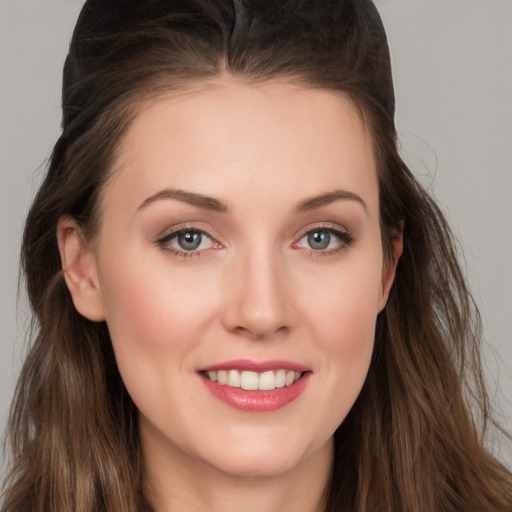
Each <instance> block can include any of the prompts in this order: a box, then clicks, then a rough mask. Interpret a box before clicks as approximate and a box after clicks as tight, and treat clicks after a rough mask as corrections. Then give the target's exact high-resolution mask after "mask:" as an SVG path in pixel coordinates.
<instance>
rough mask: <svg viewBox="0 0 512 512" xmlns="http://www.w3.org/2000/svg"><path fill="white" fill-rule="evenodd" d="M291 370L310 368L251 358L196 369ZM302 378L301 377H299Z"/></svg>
mask: <svg viewBox="0 0 512 512" xmlns="http://www.w3.org/2000/svg"><path fill="white" fill-rule="evenodd" d="M279 369H283V370H293V371H296V372H310V371H311V369H310V368H307V367H306V366H303V365H300V364H297V363H292V362H291V361H278V360H272V361H253V360H251V359H237V360H234V361H226V362H223V363H219V364H214V365H212V366H205V367H204V368H200V369H198V372H214V371H219V370H246V371H251V372H257V373H261V372H264V371H267V370H279ZM301 380H302V379H301Z"/></svg>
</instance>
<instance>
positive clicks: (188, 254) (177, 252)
mask: <svg viewBox="0 0 512 512" xmlns="http://www.w3.org/2000/svg"><path fill="white" fill-rule="evenodd" d="M186 232H194V233H201V235H203V236H206V237H208V238H209V239H210V240H211V241H212V244H213V246H212V247H208V248H206V249H199V250H190V251H187V250H185V249H179V248H177V247H174V246H172V245H170V241H171V240H172V239H174V238H175V237H177V236H178V235H180V234H181V233H186ZM164 233H165V234H162V235H160V236H158V238H157V240H156V241H155V244H156V245H157V246H158V247H159V248H161V249H162V250H163V251H165V252H167V253H170V254H172V255H174V256H176V257H179V258H197V257H202V256H205V255H206V253H208V252H210V251H211V250H217V249H220V248H222V247H223V245H222V244H221V243H220V242H219V241H218V240H217V239H216V237H215V236H212V235H211V234H210V233H209V232H208V231H207V230H205V229H201V228H199V227H197V226H192V225H190V224H180V225H177V226H173V227H171V228H168V229H167V230H166V231H165V232H164Z"/></svg>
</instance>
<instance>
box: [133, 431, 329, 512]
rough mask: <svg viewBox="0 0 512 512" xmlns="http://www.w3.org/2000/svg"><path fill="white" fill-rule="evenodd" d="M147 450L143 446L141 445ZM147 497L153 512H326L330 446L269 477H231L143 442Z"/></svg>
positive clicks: (170, 448)
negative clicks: (176, 511) (175, 511)
mask: <svg viewBox="0 0 512 512" xmlns="http://www.w3.org/2000/svg"><path fill="white" fill-rule="evenodd" d="M144 445H146V446H144ZM143 446H144V454H145V466H146V470H147V473H146V474H147V478H146V485H145V487H146V495H147V496H148V497H149V498H150V499H149V502H150V504H151V505H152V507H153V510H154V511H155V512H170V511H174V510H179V511H180V512H240V510H243V511H244V512H261V511H265V512H324V511H325V507H326V490H327V487H328V483H329V478H330V473H331V468H332V461H333V443H332V440H329V441H328V442H327V443H325V445H324V446H322V447H320V449H319V450H316V451H315V452H314V453H313V454H312V455H310V456H309V457H307V458H304V460H302V461H300V463H298V464H296V465H295V466H294V467H293V468H291V469H289V470H287V471H285V472H282V473H279V474H273V475H263V476H262V475H257V476H254V475H248V476H240V475H232V474H228V473H225V472H222V471H220V470H218V468H215V467H212V466H210V465H208V464H207V463H205V462H204V461H200V460H198V459H192V460H191V457H190V456H189V455H188V454H185V453H184V452H183V451H181V450H180V449H179V448H178V447H176V446H168V447H167V448H166V449H165V450H162V449H161V448H162V446H160V447H159V449H158V450H155V449H152V448H156V447H149V446H147V443H145V442H144V438H143Z"/></svg>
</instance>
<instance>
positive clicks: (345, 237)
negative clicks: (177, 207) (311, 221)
mask: <svg viewBox="0 0 512 512" xmlns="http://www.w3.org/2000/svg"><path fill="white" fill-rule="evenodd" d="M187 231H194V232H197V233H201V234H202V235H206V236H207V237H208V238H210V239H211V240H214V238H213V237H212V236H210V235H209V234H208V233H207V232H206V231H204V230H202V229H198V228H194V227H192V226H181V227H179V228H177V229H175V230H173V231H171V232H170V233H167V234H166V235H164V236H163V237H160V238H159V239H158V240H157V241H156V244H157V245H158V246H159V247H160V248H161V249H163V250H165V251H166V252H168V253H170V254H173V255H175V256H178V257H181V258H194V257H200V256H201V255H202V253H203V252H205V251H207V250H208V249H204V250H202V251H182V250H179V249H176V248H174V247H172V246H169V245H166V244H167V243H168V242H169V241H170V240H171V239H172V238H174V237H175V236H177V235H179V234H180V233H185V232H187ZM314 231H326V232H328V233H332V234H334V235H335V236H336V237H337V238H339V239H340V240H341V242H342V245H341V246H340V247H338V248H336V249H331V250H329V251H314V250H313V249H311V252H313V253H314V254H315V256H328V255H329V254H333V253H337V252H338V251H340V250H342V249H344V248H346V247H350V246H351V245H352V244H353V243H354V241H355V239H354V237H353V236H352V235H351V234H350V233H349V232H348V231H346V230H342V229H337V228H334V227H330V226H322V225H318V226H313V227H309V228H308V229H307V230H305V231H303V232H302V233H301V234H300V235H299V236H298V238H297V242H294V244H296V243H298V241H300V240H301V239H302V238H304V236H306V235H307V234H309V233H312V232H314ZM294 244H292V245H294Z"/></svg>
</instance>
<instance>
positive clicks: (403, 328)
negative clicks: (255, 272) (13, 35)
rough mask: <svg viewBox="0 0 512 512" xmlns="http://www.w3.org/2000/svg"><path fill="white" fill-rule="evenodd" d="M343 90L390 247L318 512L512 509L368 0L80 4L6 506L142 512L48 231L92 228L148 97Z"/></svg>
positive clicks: (130, 464) (439, 222)
mask: <svg viewBox="0 0 512 512" xmlns="http://www.w3.org/2000/svg"><path fill="white" fill-rule="evenodd" d="M226 73H227V74H230V75H232V76H234V77H237V78H239V79H242V80H247V81H248V82H263V81H267V80H271V79H284V80H289V81H294V82H297V83H299V84H304V86H306V87H317V88H323V89H328V90H333V91H339V92H340V93H341V94H344V95H347V96H348V97H349V98H351V99H352V100H353V101H354V102H355V104H356V105H357V106H358V107H359V109H360V111H361V113H362V115H363V118H364V120H365V122H366V123H367V125H368V126H369V128H370V130H371V133H372V135H373V138H374V141H375V152H376V155H377V160H378V163H379V169H378V170H379V186H380V210H381V212H380V213H381V230H382V235H383V243H384V249H385V252H386V253H387V255H388V256H387V257H388V258H391V257H392V256H391V252H390V247H391V241H392V237H393V236H394V234H395V233H396V230H397V229H401V228H399V226H402V225H403V226H404V229H403V234H404V235H403V236H404V251H403V255H402V257H401V259H400V262H399V263H398V268H397V275H396V281H395V284H394V285H393V288H392V291H391V294H390V298H389V302H388V304H387V306H386V308H385V310H384V311H383V312H382V313H381V314H380V315H379V318H378V320H377V330H376V339H375V349H374V354H373V359H372V363H371V367H370V371H369V374H368V377H367V381H366V383H365V385H364V387H363V390H362V392H361V394H360V396H359V398H358V399H357V401H356V403H355V405H354V407H353V408H352V410H351V412H350V413H349V415H348V417H347V418H346V420H345V421H344V422H343V423H342V425H341V426H340V427H339V428H338V430H337V431H336V434H335V450H336V451H335V459H334V467H333V473H332V477H331V482H330V488H329V490H328V492H329V497H328V505H327V509H326V511H327V512H375V511H379V512H400V511H402V512H411V511H415V512H439V511H443V512H471V511H474V512H477V511H478V512H483V511H485V512H506V511H507V512H510V511H511V510H512V475H511V473H510V472H509V471H508V470H507V469H506V468H505V467H504V466H503V465H501V464H500V463H499V462H498V461H497V460H496V459H495V458H494V457H493V456H492V455H491V454H490V452H489V451H488V449H487V448H486V445H485V433H486V427H487V426H488V425H494V422H493V420H492V417H491V413H490V406H489V403H488V399H487V395H486V392H485V387H484V378H483V375H482V368H481V363H480V355H479V350H480V340H481V333H480V324H479V318H478V312H477V310H476V308H475V306H474V304H473V301H472V298H471V295H470V292H469V290H468V288H467V286H466V284H465V278H464V275H463V272H462V271H461V268H460V265H459V263H458V261H457V249H456V246H455V245H454V242H453V237H452V234H451V232H450V229H449V227H448V225H447V223H446V221H445V219H444V217H443V215H442V213H441V212H440V210H439V209H438V207H437V206H436V204H435V202H434V201H433V200H432V199H431V198H430V197H429V195H428V194H427V193H426V192H425V191H424V190H423V188H422V187H421V185H419V184H418V182H417V181H416V179H415V178H414V177H413V175H412V173H411V172H410V171H409V169H408V168H407V167H406V166H405V164H404V163H403V161H402V160H401V158H400V156H399V154H398V151H397V137H396V131H395V126H394V108H395V107H394V92H393V83H392V76H391V66H390V57H389V51H388V47H387V41H386V36H385V33H384V29H383V27H382V23H381V20H380V17H379V15H378V13H377V11H376V9H375V7H374V5H373V3H372V2H371V1H370V0H329V1H324V0H322V1H319V0H261V1H258V2H255V1H251V0H180V1H178V0H145V1H140V0H129V1H125V2H119V1H109V2H106V1H105V0H88V1H87V2H86V3H85V5H84V7H83V10H82V13H81V15H80V18H79V20H78V23H77V26H76V28H75V32H74V35H73V39H72V41H71V45H70V49H69V54H68V57H67V60H66V64H65V68H64V81H63V98H62V106H63V131H62V135H61V137H60V138H59V140H58V141H57V143H56V145H55V148H54V151H53V155H52V158H51V162H50V165H49V168H48V171H47V174H46V177H45V180H44V182H43V184H42V186H41V188H40V190H39V192H38V194H37V196H36V198H35V200H34V202H33V205H32V207H31V210H30V212H29V215H28V218H27V221H26V225H25V232H24V238H23V247H22V266H23V275H24V278H25V280H26V285H27V289H28V295H29V298H30V304H31V306H32V309H33V311H34V327H33V333H34V336H33V341H32V342H31V345H30V350H29V353H28V355H27V358H26V361H25V364H24V366H23V369H22V371H21V374H20V377H19V381H18V385H17V388H16V393H15V397H14V401H13V404H12V408H11V416H10V423H9V429H8V438H7V446H8V448H9V454H10V459H9V460H10V463H9V464H10V465H9V466H8V473H7V478H6V481H5V483H4V488H3V505H2V510H5V511H6V512H28V511H30V512H50V511H51V512H55V511H59V512H93V511H94V512H101V511H104V512H143V511H150V510H151V508H150V506H149V504H148V502H147V501H146V499H145V496H144V492H143V489H144V464H143V458H142V451H141V446H140V440H139V435H138V424H137V410H136V407H135V405H134V404H133V402H132V400H131V398H130V397H129V395H128V393H127V391H126V389H125V387H124V385H123V382H122V380H121V377H120V374H119V372H118V369H117V366H116V362H115V358H114V353H113V349H112V346H111V343H110V338H109V333H108V329H107V327H106V325H105V323H94V322H91V321H89V320H87V319H85V318H84V317H82V316H80V315H79V314H78V313H77V311H76V309H75V307H74V305H73V302H72V300H71V297H70V295H69V292H68V290H67V288H66V286H65V282H64V279H63V271H62V268H61V260H60V256H59V251H58V246H57V240H56V236H55V233H56V226H57V222H58V220H59V218H61V217H62V216H64V215H70V216H72V217H74V218H75V219H76V221H77V222H78V223H79V224H80V226H82V227H83V229H84V232H85V233H87V234H88V236H93V235H94V232H95V229H96V227H97V225H96V222H97V217H98V198H99V194H100V192H101V189H102V186H103V184H104V183H105V181H106V180H107V179H108V176H109V172H110V171H111V170H112V165H113V161H114V159H115V155H116V149H117V147H118V145H119V141H120V139H121V138H122V136H123V134H124V133H125V132H126V130H127V128H128V127H129V125H130V122H131V120H132V119H133V117H134V116H135V115H136V113H137V109H138V108H139V107H140V106H141V105H142V104H143V102H144V101H145V100H147V99H149V98H151V97H154V96H155V95H158V94H162V93H164V92H166V91H169V90H176V89H183V88H187V87H191V86H193V85H194V84H198V83H207V82H208V81H209V80H212V79H214V78H215V77H218V76H220V75H223V74H226Z"/></svg>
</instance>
